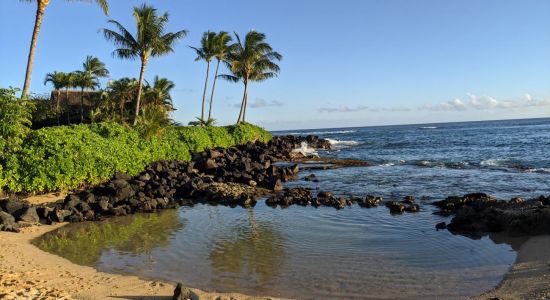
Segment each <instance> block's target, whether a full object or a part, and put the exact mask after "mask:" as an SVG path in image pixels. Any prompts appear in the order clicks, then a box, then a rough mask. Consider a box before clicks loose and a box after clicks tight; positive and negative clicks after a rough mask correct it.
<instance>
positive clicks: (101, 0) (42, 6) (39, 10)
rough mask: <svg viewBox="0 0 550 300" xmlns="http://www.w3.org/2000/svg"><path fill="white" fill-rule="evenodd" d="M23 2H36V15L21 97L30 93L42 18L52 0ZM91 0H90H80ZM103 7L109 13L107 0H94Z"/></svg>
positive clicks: (25, 0) (24, 0)
mask: <svg viewBox="0 0 550 300" xmlns="http://www.w3.org/2000/svg"><path fill="white" fill-rule="evenodd" d="M20 1H22V2H36V16H35V21H34V30H33V32H32V38H31V46H30V50H29V56H28V60H27V70H26V72H25V83H24V85H23V92H22V94H21V98H23V99H25V98H27V95H28V94H29V88H30V85H31V76H32V68H33V66H34V56H35V52H36V43H37V42H38V35H39V33H40V28H41V27H42V20H43V18H44V13H45V12H46V7H48V5H49V4H50V0H20ZM80 1H86V2H89V1H90V0H80ZM94 2H96V3H97V4H98V5H99V6H100V7H101V8H102V9H103V12H104V13H105V14H106V15H108V14H109V7H108V5H107V0H94Z"/></svg>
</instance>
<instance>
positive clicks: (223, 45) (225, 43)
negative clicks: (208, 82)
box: [208, 31, 232, 120]
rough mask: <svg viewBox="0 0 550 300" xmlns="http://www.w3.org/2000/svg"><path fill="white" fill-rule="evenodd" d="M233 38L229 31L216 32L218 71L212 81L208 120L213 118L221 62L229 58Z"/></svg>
mask: <svg viewBox="0 0 550 300" xmlns="http://www.w3.org/2000/svg"><path fill="white" fill-rule="evenodd" d="M231 40H232V38H231V36H230V35H229V33H228V32H225V31H220V32H219V33H218V34H216V38H215V39H214V45H213V51H212V52H213V54H214V57H215V58H216V60H217V64H216V73H215V74H214V82H213V83H212V92H211V94H210V105H209V108H208V120H210V119H212V102H214V90H215V89H216V81H217V79H218V71H219V69H220V62H222V61H225V60H226V59H227V55H228V54H229V43H230V42H231Z"/></svg>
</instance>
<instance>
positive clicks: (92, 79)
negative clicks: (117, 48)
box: [75, 56, 109, 123]
mask: <svg viewBox="0 0 550 300" xmlns="http://www.w3.org/2000/svg"><path fill="white" fill-rule="evenodd" d="M82 68H83V70H82V71H76V72H75V85H76V86H78V87H80V122H81V123H83V122H84V90H85V89H89V90H95V89H96V88H97V87H99V86H100V83H99V78H100V77H107V76H109V70H107V68H106V67H105V64H104V63H103V62H102V61H100V60H99V58H97V57H93V56H88V57H86V61H84V63H83V64H82Z"/></svg>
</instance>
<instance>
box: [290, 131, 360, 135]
mask: <svg viewBox="0 0 550 300" xmlns="http://www.w3.org/2000/svg"><path fill="white" fill-rule="evenodd" d="M355 132H357V131H356V130H336V131H308V132H290V133H288V134H290V135H315V134H346V133H355Z"/></svg>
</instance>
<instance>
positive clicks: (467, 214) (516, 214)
mask: <svg viewBox="0 0 550 300" xmlns="http://www.w3.org/2000/svg"><path fill="white" fill-rule="evenodd" d="M433 204H434V205H435V206H436V207H437V208H438V209H439V210H438V211H437V212H436V213H437V214H440V215H443V216H453V218H452V219H451V221H450V223H449V224H445V223H439V224H437V225H436V228H438V229H447V230H449V231H450V232H452V233H456V234H462V235H466V236H470V237H474V238H478V237H481V236H484V235H487V234H488V233H494V232H504V233H506V234H508V235H509V236H534V235H542V234H550V196H548V197H545V196H540V197H538V198H535V199H530V200H524V199H522V198H518V197H516V198H512V199H510V200H508V201H506V200H497V199H496V198H494V197H492V196H489V195H487V194H484V193H474V194H467V195H464V196H462V197H447V198H446V199H445V200H441V201H437V202H434V203H433Z"/></svg>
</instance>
